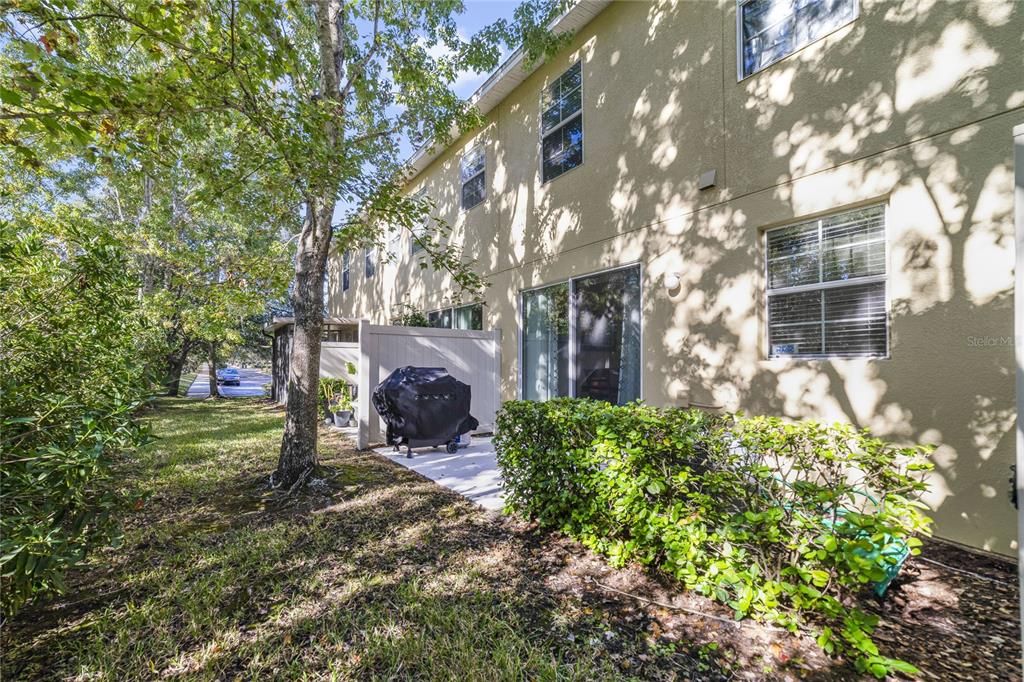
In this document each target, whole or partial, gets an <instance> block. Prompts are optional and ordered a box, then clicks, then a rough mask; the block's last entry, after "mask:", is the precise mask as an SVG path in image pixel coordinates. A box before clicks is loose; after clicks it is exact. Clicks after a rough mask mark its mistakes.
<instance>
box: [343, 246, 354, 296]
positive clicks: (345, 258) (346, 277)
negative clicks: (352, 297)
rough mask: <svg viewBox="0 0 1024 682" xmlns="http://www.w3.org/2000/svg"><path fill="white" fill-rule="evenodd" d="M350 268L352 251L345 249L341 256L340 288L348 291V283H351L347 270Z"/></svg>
mask: <svg viewBox="0 0 1024 682" xmlns="http://www.w3.org/2000/svg"><path fill="white" fill-rule="evenodd" d="M351 268H352V252H351V251H346V252H345V254H344V255H343V256H342V257H341V290H342V291H348V287H349V284H351V278H350V277H349V271H350V270H351Z"/></svg>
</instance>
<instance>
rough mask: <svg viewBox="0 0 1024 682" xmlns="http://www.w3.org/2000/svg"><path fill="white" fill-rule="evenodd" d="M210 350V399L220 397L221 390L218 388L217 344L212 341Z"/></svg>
mask: <svg viewBox="0 0 1024 682" xmlns="http://www.w3.org/2000/svg"><path fill="white" fill-rule="evenodd" d="M208 350H209V356H208V360H209V363H210V377H209V379H210V399H211V400H216V399H217V398H219V397H220V391H218V390H217V344H216V343H214V342H213V341H210V344H209V348H208Z"/></svg>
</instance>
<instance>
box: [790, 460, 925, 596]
mask: <svg viewBox="0 0 1024 682" xmlns="http://www.w3.org/2000/svg"><path fill="white" fill-rule="evenodd" d="M776 478H777V480H779V482H781V483H782V484H783V485H785V486H786V487H791V484H789V483H787V482H786V481H784V480H782V478H781V477H776ZM851 492H855V493H857V494H858V495H863V496H864V497H866V498H867V499H868V500H870V501H871V503H872V504H874V505H875V506H878V501H877V500H875V498H874V497H872V496H871V495H870V494H868V493H867V492H865V491H863V490H853V491H851ZM850 511H851V510H849V509H844V508H843V507H840V508H839V509H837V510H836V520H835V522H833V520H832V519H831V518H830V517H827V516H826V517H824V518H823V519H822V520H821V521H822V523H824V524H825V526H826V527H827V528H833V526H834V525H838V524H840V523H843V522H844V521H845V520H846V519H845V518H844V517H845V516H846V514H847V513H849V512H850ZM870 537H871V536H870V535H869V534H868V533H866V532H864V531H860V532H859V533H857V535H855V536H854V538H855V539H857V540H862V539H866V540H868V543H869V544H870V545H871V549H870V550H868V549H858V550H856V554H858V555H859V556H862V557H864V558H866V559H868V560H870V561H871V562H872V563H874V564H875V565H876V566H878V567H879V568H881V569H882V570H883V571H884V572H885V577H884V578H883V579H882V580H879V581H878V582H876V583H874V586H873V587H874V592H875V594H876V595H878V596H879V597H884V596H885V592H886V590H888V589H889V585H890V584H891V583H892V581H893V580H894V579H895V578H896V576H897V575H899V573H900V570H901V569H902V568H903V564H904V563H906V561H907V557H909V556H910V547H908V546H907V543H906V542H905V541H903V540H900V539H897V538H895V537H893V536H892V535H889V534H888V533H886V534H885V536H884V537H883V538H882V541H881V542H880V543H879V542H874V541H872V540H870V539H869V538H870Z"/></svg>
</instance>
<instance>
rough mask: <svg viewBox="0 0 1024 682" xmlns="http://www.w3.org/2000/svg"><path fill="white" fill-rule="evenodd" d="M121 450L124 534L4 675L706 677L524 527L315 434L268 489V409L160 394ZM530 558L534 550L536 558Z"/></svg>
mask: <svg viewBox="0 0 1024 682" xmlns="http://www.w3.org/2000/svg"><path fill="white" fill-rule="evenodd" d="M147 418H148V419H149V420H151V421H152V423H153V428H154V432H155V434H156V435H157V436H158V437H159V440H157V441H156V442H155V443H153V444H151V445H149V446H147V447H146V448H144V449H143V450H142V451H141V452H140V453H137V455H136V456H134V457H133V458H132V459H131V460H130V461H129V462H126V463H125V464H124V465H122V468H121V473H122V475H123V485H124V486H125V487H126V489H128V490H131V491H133V492H137V493H139V494H141V495H142V496H143V502H142V503H141V505H140V507H139V509H138V510H137V511H135V512H133V513H132V514H131V515H130V516H129V517H128V518H127V519H126V521H125V541H124V543H123V545H122V546H121V547H119V548H117V549H109V550H106V551H104V552H101V553H98V554H96V555H94V556H93V557H91V558H90V560H89V564H88V566H86V567H85V568H84V569H83V570H82V571H81V572H79V573H77V574H76V575H73V576H70V579H69V586H70V589H69V592H68V594H67V595H65V596H64V597H62V598H60V599H57V600H55V601H53V602H50V603H48V604H43V605H37V606H34V607H30V608H28V609H26V610H25V611H23V612H22V613H21V614H20V615H19V617H18V618H17V619H16V620H15V621H14V622H12V623H9V624H7V625H6V626H5V627H3V628H2V630H3V642H2V644H3V653H2V663H3V670H2V672H3V678H4V679H11V680H13V679H26V678H28V679H60V678H64V679H80V680H86V679H88V680H93V679H109V680H113V679H118V680H121V679H150V678H160V677H172V678H188V679H233V678H242V679H256V678H302V679H423V680H435V679H436V680H442V679H444V680H448V679H459V680H525V679H530V680H533V679H567V680H573V679H578V680H595V679H611V678H614V679H628V678H631V677H636V678H642V679H651V678H662V679H676V678H678V679H693V678H694V677H698V678H701V679H722V678H724V677H726V676H728V674H729V673H728V672H725V671H723V670H722V665H723V660H722V657H721V654H720V652H716V647H715V646H713V645H707V646H704V647H689V646H684V645H682V644H678V643H672V642H666V641H664V640H662V639H658V638H657V637H655V636H652V635H651V633H650V631H649V629H648V622H646V621H644V619H643V618H642V617H640V616H635V615H630V616H622V615H621V613H619V614H617V613H615V612H613V611H609V610H606V609H604V608H603V607H602V605H601V603H599V602H595V601H594V600H588V598H587V597H586V596H581V595H580V594H576V593H574V592H573V590H562V589H558V588H557V582H558V581H557V580H555V579H553V577H557V575H558V573H559V570H560V569H561V567H560V566H559V565H558V564H559V561H557V560H554V561H553V560H551V558H550V557H547V558H544V556H545V555H544V551H543V550H542V549H538V545H537V541H536V538H535V537H531V536H530V534H529V533H522V532H519V531H516V530H514V529H512V528H511V527H510V526H509V524H508V522H505V521H502V520H500V519H497V518H495V516H494V515H493V514H489V513H487V512H484V511H482V510H480V509H479V508H477V507H475V506H473V505H471V504H470V503H468V502H466V501H465V500H463V499H462V498H460V497H459V496H457V495H455V494H454V493H451V492H449V491H447V490H445V489H443V488H440V487H438V486H436V485H435V484H433V483H430V482H428V481H426V480H424V479H422V478H420V477H419V476H417V475H416V474H413V473H411V472H409V471H408V470H406V469H404V468H402V467H399V466H397V465H394V464H392V463H391V462H389V461H387V460H385V459H384V458H381V457H378V456H376V455H373V454H361V453H358V452H356V451H354V450H352V449H351V448H350V447H349V446H348V444H347V442H346V441H343V440H341V439H340V438H339V437H337V436H331V435H327V434H325V435H324V436H323V437H322V441H321V451H322V461H323V464H324V465H325V470H326V472H327V475H326V476H325V477H324V478H323V479H321V480H319V481H316V482H314V485H313V487H312V490H311V491H310V492H309V493H305V494H303V495H301V496H298V497H287V496H284V495H282V494H280V493H272V492H270V491H268V490H267V489H266V483H265V482H266V478H267V475H268V474H269V473H270V472H271V471H272V470H273V467H274V464H275V462H276V457H277V447H278V443H279V439H280V433H281V424H282V413H281V411H280V410H279V409H277V408H272V407H270V406H268V405H267V404H266V403H264V402H262V401H259V400H240V399H239V400H225V401H218V402H211V401H194V400H193V401H190V400H184V399H165V400H161V401H159V403H158V407H157V409H156V410H155V411H154V412H152V413H151V414H150V415H149V416H148V417H147ZM538 556H541V558H538Z"/></svg>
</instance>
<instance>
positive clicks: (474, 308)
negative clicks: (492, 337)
mask: <svg viewBox="0 0 1024 682" xmlns="http://www.w3.org/2000/svg"><path fill="white" fill-rule="evenodd" d="M427 321H429V322H430V326H431V327H438V328H440V329H469V330H476V331H480V330H482V329H483V328H484V304H483V303H470V304H469V305H463V306H456V307H454V308H441V309H440V310H432V311H430V312H428V313H427Z"/></svg>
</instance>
